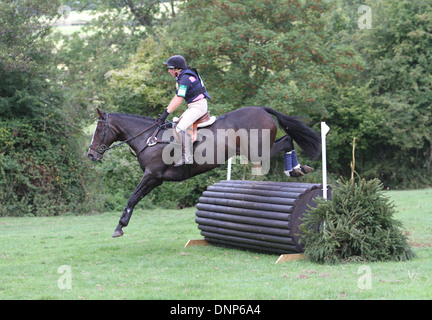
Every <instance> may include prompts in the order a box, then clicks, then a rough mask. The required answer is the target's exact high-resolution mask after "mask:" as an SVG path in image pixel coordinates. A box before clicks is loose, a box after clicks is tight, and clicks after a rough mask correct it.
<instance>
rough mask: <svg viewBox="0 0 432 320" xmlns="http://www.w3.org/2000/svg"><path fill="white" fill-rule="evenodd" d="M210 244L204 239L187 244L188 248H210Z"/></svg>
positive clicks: (193, 240) (190, 241) (192, 240)
mask: <svg viewBox="0 0 432 320" xmlns="http://www.w3.org/2000/svg"><path fill="white" fill-rule="evenodd" d="M208 245H209V243H208V242H207V241H205V240H204V239H191V240H189V241H188V242H187V243H186V244H185V246H184V247H185V248H186V247H194V246H208Z"/></svg>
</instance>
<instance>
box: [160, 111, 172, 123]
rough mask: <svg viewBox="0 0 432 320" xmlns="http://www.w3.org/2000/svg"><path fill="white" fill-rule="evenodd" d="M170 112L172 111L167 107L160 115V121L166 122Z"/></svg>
mask: <svg viewBox="0 0 432 320" xmlns="http://www.w3.org/2000/svg"><path fill="white" fill-rule="evenodd" d="M169 114H170V113H169V112H168V111H167V110H166V109H165V111H164V113H162V115H161V116H160V118H159V121H161V122H164V121H165V120H166V118H168V116H169Z"/></svg>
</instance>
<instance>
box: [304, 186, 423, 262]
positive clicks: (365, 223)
mask: <svg viewBox="0 0 432 320" xmlns="http://www.w3.org/2000/svg"><path fill="white" fill-rule="evenodd" d="M394 212H395V210H394V206H393V204H392V203H391V202H390V201H389V199H388V198H387V197H386V196H385V195H384V194H383V193H382V184H381V182H380V181H379V180H378V179H374V180H370V181H367V180H365V179H362V180H360V181H358V182H356V181H355V180H354V179H351V180H348V181H343V180H342V181H339V183H338V185H337V186H336V188H334V189H333V191H332V199H331V200H327V201H326V200H324V199H322V198H318V199H317V207H316V208H314V209H312V210H310V211H308V212H307V213H306V214H305V216H304V218H303V224H302V225H301V226H300V230H301V231H302V233H303V235H302V237H301V240H300V241H301V243H303V244H304V246H305V254H306V256H307V258H308V259H309V260H311V261H314V262H319V263H341V262H376V261H391V260H393V261H403V260H409V259H411V258H414V257H415V253H414V252H413V251H412V249H411V247H410V245H409V244H408V241H407V237H406V236H405V235H404V234H403V232H402V231H403V230H402V223H401V222H400V221H398V220H396V219H394V218H393V214H394Z"/></svg>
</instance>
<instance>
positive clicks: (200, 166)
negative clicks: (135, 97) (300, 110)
mask: <svg viewBox="0 0 432 320" xmlns="http://www.w3.org/2000/svg"><path fill="white" fill-rule="evenodd" d="M96 112H97V115H98V116H99V119H98V123H97V126H96V129H95V132H94V134H93V138H92V141H91V144H90V146H89V150H88V154H87V155H88V157H89V158H90V159H91V160H92V161H98V160H101V159H102V158H103V155H104V153H105V152H106V151H108V150H110V149H112V148H115V147H117V146H120V145H121V146H124V144H127V145H128V146H129V148H130V149H131V150H133V152H134V155H136V157H137V160H138V162H139V164H140V167H141V169H142V171H143V176H142V179H141V181H140V182H139V184H138V185H137V187H136V188H135V190H134V191H133V193H132V195H131V196H130V198H129V200H128V202H127V204H126V207H125V209H124V210H123V213H122V215H121V217H120V220H119V223H118V225H117V227H116V229H115V230H114V233H113V235H112V236H113V237H114V238H115V237H120V236H122V235H123V234H124V231H123V228H124V227H126V226H127V225H128V224H129V221H130V219H131V216H132V213H133V210H134V207H135V206H136V205H137V204H138V203H139V201H141V199H142V198H144V197H145V196H146V195H147V194H148V193H149V192H150V191H152V190H153V189H155V188H156V187H158V186H159V185H161V184H162V183H163V182H164V181H183V180H186V179H189V178H191V177H194V176H196V175H199V174H201V173H204V172H207V171H209V170H212V169H214V168H216V167H218V166H219V165H221V164H223V163H225V161H226V160H227V159H229V158H230V157H231V156H233V155H243V156H245V157H246V158H247V160H248V161H252V162H257V161H258V162H260V163H261V165H263V164H264V163H265V162H266V161H268V160H269V159H270V158H271V157H273V156H275V155H276V154H278V153H279V152H281V151H291V150H294V145H293V140H294V141H295V142H296V143H297V144H298V145H299V146H300V148H301V149H302V150H303V151H304V152H305V154H306V155H307V156H308V157H309V158H310V159H311V160H316V159H317V158H318V157H319V156H320V153H321V139H320V136H319V135H318V134H317V133H316V132H315V131H313V130H312V129H310V128H309V127H308V126H306V125H305V124H304V123H303V121H302V120H300V119H299V118H298V117H294V116H287V115H284V114H282V113H280V112H277V111H275V110H273V109H271V108H268V107H244V108H240V109H237V110H234V111H231V112H228V113H226V114H224V115H222V116H220V117H218V118H217V119H216V121H214V123H213V124H212V125H210V126H208V127H206V128H201V129H199V130H198V138H197V141H196V142H195V143H194V145H193V150H194V155H195V159H196V161H194V162H193V163H192V164H185V165H183V166H179V167H174V160H173V159H172V155H173V154H175V153H176V152H177V151H176V150H180V149H181V148H179V147H178V146H176V143H175V141H173V139H172V138H171V136H172V135H171V134H169V132H170V130H171V131H172V130H173V124H172V123H170V122H165V121H160V119H159V118H149V117H143V116H137V115H128V114H121V113H108V114H107V113H106V112H105V111H103V112H101V111H100V110H99V109H96ZM273 116H274V117H276V119H277V121H278V124H279V126H280V127H281V129H282V130H283V131H284V132H285V133H286V135H285V136H283V137H282V138H279V139H277V140H275V138H276V133H277V123H276V121H275V119H274V117H273ZM227 140H228V141H227ZM118 141H120V143H118V144H116V145H113V143H114V142H118ZM180 152H181V150H180ZM197 155H198V156H197ZM177 156H178V152H177ZM180 156H181V153H180ZM167 159H168V160H167ZM195 159H194V160H195ZM203 159H204V160H205V161H203ZM267 163H268V162H267ZM267 166H268V165H267Z"/></svg>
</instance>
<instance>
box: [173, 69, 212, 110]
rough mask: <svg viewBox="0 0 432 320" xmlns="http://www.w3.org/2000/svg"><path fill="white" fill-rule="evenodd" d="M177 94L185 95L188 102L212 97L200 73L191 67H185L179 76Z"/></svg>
mask: <svg viewBox="0 0 432 320" xmlns="http://www.w3.org/2000/svg"><path fill="white" fill-rule="evenodd" d="M176 95H177V96H179V97H183V98H185V100H186V103H191V102H195V101H198V100H201V99H204V98H206V99H211V98H210V95H209V94H208V92H207V90H205V87H204V84H203V83H202V82H201V80H200V78H199V77H198V75H197V74H196V73H195V72H194V71H192V70H191V69H184V70H183V71H182V72H181V73H180V74H179V75H178V77H177V85H176Z"/></svg>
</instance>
